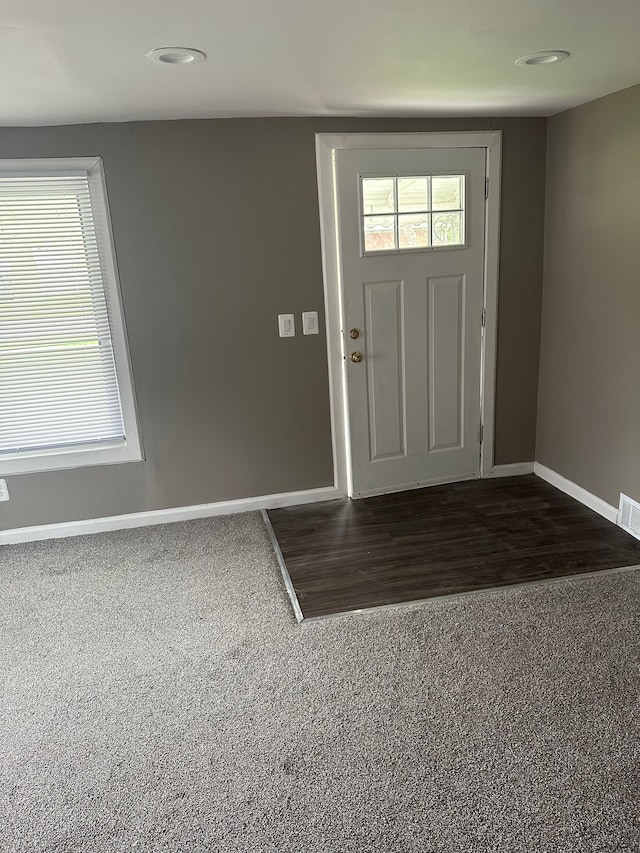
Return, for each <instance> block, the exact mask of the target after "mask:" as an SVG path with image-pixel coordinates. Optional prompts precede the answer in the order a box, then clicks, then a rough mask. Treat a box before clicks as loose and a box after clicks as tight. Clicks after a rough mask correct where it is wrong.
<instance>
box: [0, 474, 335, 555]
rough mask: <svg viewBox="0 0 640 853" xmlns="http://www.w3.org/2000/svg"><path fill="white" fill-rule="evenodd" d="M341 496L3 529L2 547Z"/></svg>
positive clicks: (264, 498) (320, 493) (326, 493)
mask: <svg viewBox="0 0 640 853" xmlns="http://www.w3.org/2000/svg"><path fill="white" fill-rule="evenodd" d="M341 497H343V495H342V494H341V493H340V492H339V491H338V489H336V488H335V487H334V486H326V487H325V488H322V489H307V490H306V491H301V492H282V493H281V494H277V495H260V496H259V497H255V498H239V499H238V500H233V501H218V502H217V503H210V504H196V505H194V506H179V507H172V508H171V509H153V510H149V511H147V512H130V513H127V514H126V515H111V516H107V517H105V518H87V519H83V520H81V521H63V522H60V523H58V524H38V525H35V526H33V527H18V528H15V529H13V530H0V545H15V544H17V543H19V542H34V541H36V540H39V539H59V538H61V537H64V536H83V535H84V534H86V533H102V532H104V531H107V530H126V529H128V528H130V527H149V526H151V525H153V524H169V523H170V522H173V521H188V520H189V519H192V518H210V517H212V516H215V515H232V514H234V513H237V512H252V511H254V510H259V509H275V508H276V507H281V506H297V505H301V504H309V503H316V502H318V501H331V500H336V499H337V498H341Z"/></svg>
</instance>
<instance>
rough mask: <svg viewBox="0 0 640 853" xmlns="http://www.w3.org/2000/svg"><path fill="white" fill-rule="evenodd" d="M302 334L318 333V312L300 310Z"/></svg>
mask: <svg viewBox="0 0 640 853" xmlns="http://www.w3.org/2000/svg"><path fill="white" fill-rule="evenodd" d="M302 334H303V335H317V334H318V312H317V311H303V312H302Z"/></svg>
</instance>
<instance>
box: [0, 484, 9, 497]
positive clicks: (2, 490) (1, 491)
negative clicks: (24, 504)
mask: <svg viewBox="0 0 640 853" xmlns="http://www.w3.org/2000/svg"><path fill="white" fill-rule="evenodd" d="M8 500H9V486H7V481H6V480H0V501H8Z"/></svg>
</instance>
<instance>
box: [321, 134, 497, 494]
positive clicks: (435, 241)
mask: <svg viewBox="0 0 640 853" xmlns="http://www.w3.org/2000/svg"><path fill="white" fill-rule="evenodd" d="M336 179H337V200H338V221H339V242H340V276H341V282H342V290H343V321H344V334H345V336H346V343H345V353H346V374H347V408H348V411H347V416H348V424H349V427H348V431H349V440H350V457H351V477H352V494H353V496H354V497H362V496H365V495H369V494H378V493H384V492H391V491H399V490H401V489H404V488H413V487H416V486H419V485H429V484H434V483H441V482H450V481H454V480H462V479H471V478H473V477H478V476H479V475H480V422H481V399H480V397H481V346H482V317H483V289H484V286H483V282H484V243H485V237H484V231H485V229H484V217H485V149H483V148H447V149H443V148H435V149H385V150H372V149H369V150H353V149H352V150H339V151H337V152H336Z"/></svg>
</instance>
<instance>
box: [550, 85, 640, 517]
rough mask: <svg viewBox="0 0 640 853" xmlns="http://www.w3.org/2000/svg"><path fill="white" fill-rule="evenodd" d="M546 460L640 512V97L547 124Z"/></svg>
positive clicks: (622, 96)
mask: <svg viewBox="0 0 640 853" xmlns="http://www.w3.org/2000/svg"><path fill="white" fill-rule="evenodd" d="M543 306H544V307H543V323H542V346H541V359H540V396H539V406H538V438H537V454H536V456H537V459H538V461H539V462H542V463H543V464H544V465H547V466H548V467H549V468H553V469H554V470H555V471H557V472H558V473H560V474H562V475H563V476H565V477H567V478H568V479H569V480H573V481H574V482H575V483H578V484H579V485H580V486H582V487H583V488H585V489H587V490H588V491H590V492H593V493H594V494H596V495H598V497H600V498H603V499H604V500H605V501H607V502H608V503H610V504H613V505H614V506H617V505H618V501H619V495H620V491H623V492H625V493H626V494H628V495H630V496H631V497H633V498H636V499H638V500H640V447H639V442H640V381H639V380H638V376H639V374H638V366H639V365H640V86H635V87H633V88H632V89H627V90H625V91H623V92H617V93H616V94H614V95H609V96H607V97H606V98H602V99H600V100H598V101H594V102H592V103H590V104H586V105H585V106H582V107H577V108H576V109H573V110H569V111H568V112H565V113H561V114H560V115H558V116H555V117H554V118H552V119H550V121H549V148H548V174H547V212H546V248H545V283H544V300H543Z"/></svg>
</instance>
